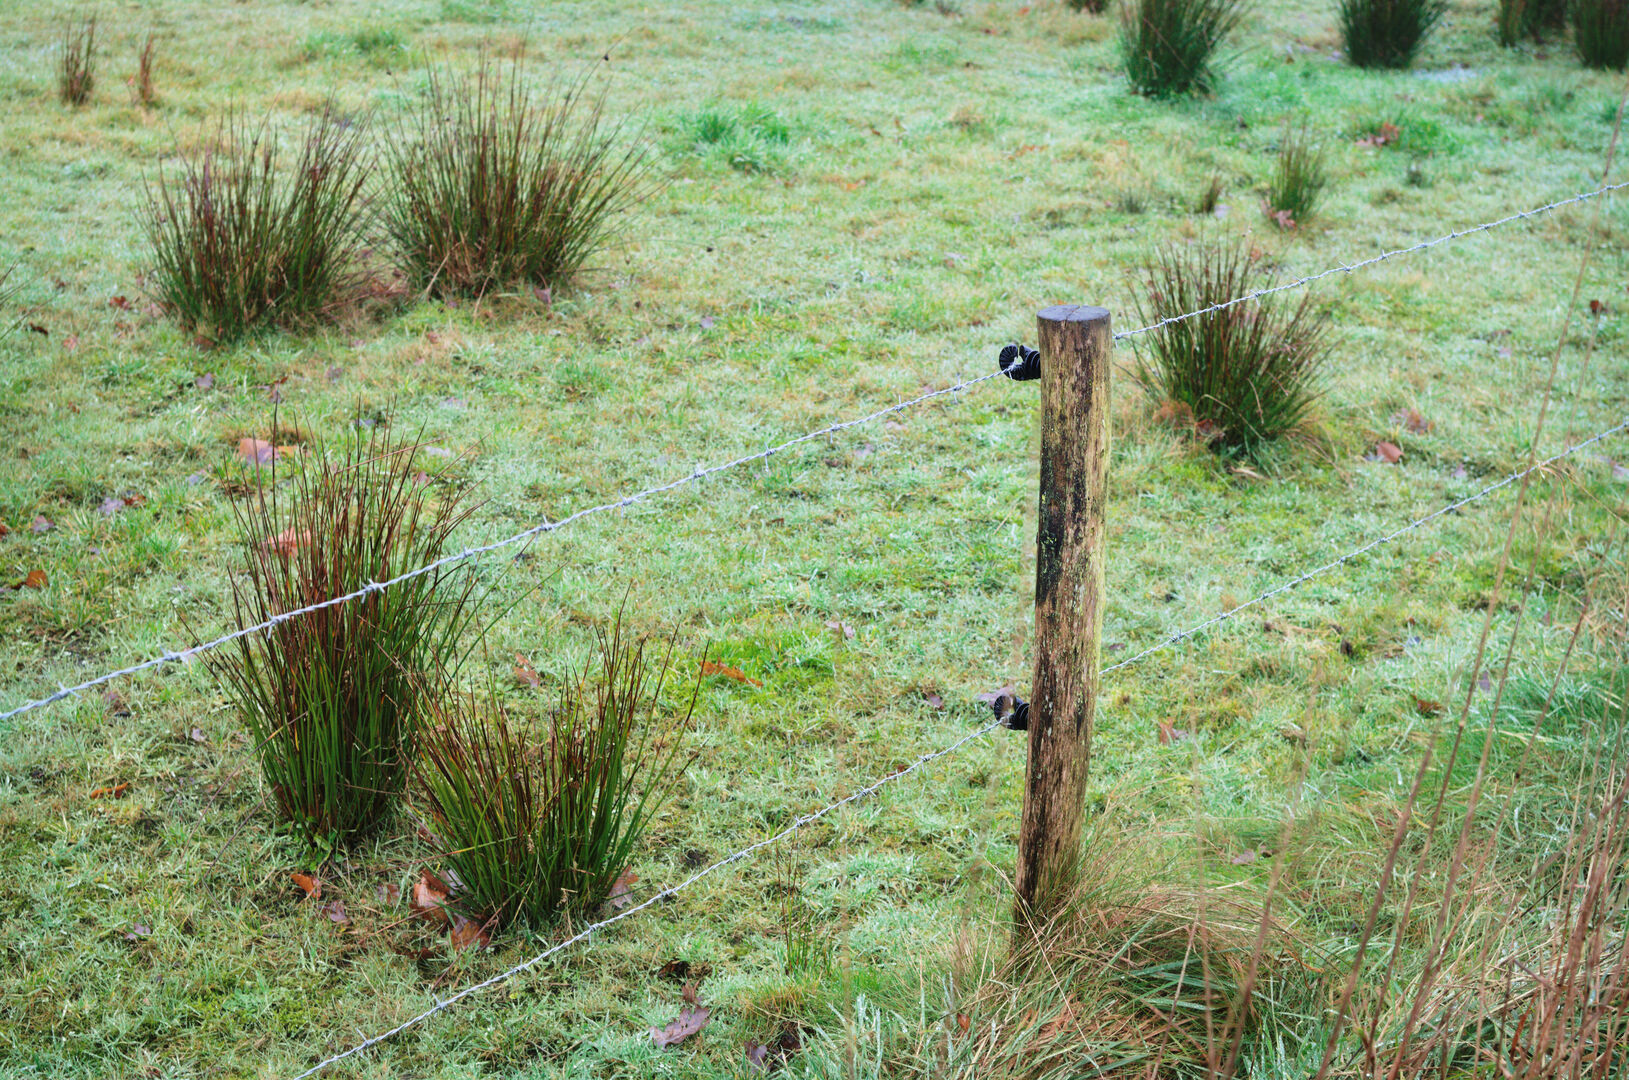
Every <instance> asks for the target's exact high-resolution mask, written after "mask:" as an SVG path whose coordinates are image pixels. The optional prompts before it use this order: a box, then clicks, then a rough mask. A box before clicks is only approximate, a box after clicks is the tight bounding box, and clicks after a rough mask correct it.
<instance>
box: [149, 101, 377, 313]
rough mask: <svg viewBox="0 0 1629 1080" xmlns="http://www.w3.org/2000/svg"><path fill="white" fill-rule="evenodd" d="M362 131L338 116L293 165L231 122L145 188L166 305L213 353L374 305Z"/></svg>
mask: <svg viewBox="0 0 1629 1080" xmlns="http://www.w3.org/2000/svg"><path fill="white" fill-rule="evenodd" d="M369 171H370V167H369V165H368V164H367V161H366V158H365V157H364V155H363V131H362V125H360V124H353V123H351V122H349V121H348V120H346V119H344V118H342V117H341V116H340V115H339V114H338V113H337V112H335V111H334V109H333V107H332V106H331V105H330V106H328V107H325V108H324V109H323V110H322V111H321V112H320V113H318V114H317V116H316V117H315V118H313V119H312V121H311V122H310V126H309V127H308V128H307V129H306V131H305V134H304V137H303V139H302V141H301V143H300V148H299V152H298V156H297V157H296V158H295V159H294V160H293V161H292V162H291V161H289V160H288V159H287V158H286V157H285V156H284V154H283V152H282V151H281V150H279V148H278V145H277V140H276V139H275V137H274V136H273V134H272V133H271V132H270V131H269V130H268V129H267V128H266V127H265V126H264V125H262V126H261V127H259V128H257V129H250V128H248V127H247V126H246V125H244V124H243V123H241V122H240V121H238V120H237V119H228V120H227V121H225V122H223V123H222V124H221V125H220V126H219V127H218V128H217V129H216V131H215V134H214V137H213V138H212V139H210V140H209V141H208V142H206V143H205V145H204V146H203V147H202V148H201V149H199V150H197V151H195V152H192V153H189V154H183V155H182V156H181V163H180V167H179V172H178V173H174V174H172V173H166V172H164V171H162V170H161V171H160V172H159V173H158V176H157V178H156V180H155V181H153V182H150V183H149V184H148V185H147V189H146V190H147V200H146V206H145V213H144V220H143V224H144V225H145V227H146V232H147V240H148V243H149V245H150V246H151V248H152V259H153V269H152V272H151V273H150V274H149V278H150V280H151V281H152V282H153V285H152V290H153V293H154V295H155V297H156V298H157V299H158V301H159V302H160V303H161V304H163V305H164V307H165V308H166V309H167V310H168V311H169V312H170V314H171V315H172V316H174V318H175V319H176V320H177V321H179V322H180V323H181V325H182V326H183V327H185V328H186V329H188V330H189V331H194V332H197V333H199V334H201V335H203V336H204V337H206V338H208V339H209V340H212V341H214V342H216V343H221V342H226V341H231V340H233V339H235V338H239V337H242V336H243V335H244V334H247V333H250V332H252V331H255V330H258V329H261V328H264V327H267V326H273V325H275V326H282V327H287V328H297V327H303V326H306V325H309V324H311V323H314V322H317V321H320V320H322V319H324V318H327V317H332V316H333V315H335V314H337V313H339V312H340V311H342V310H345V309H346V308H348V307H350V306H352V305H354V304H356V303H357V302H358V301H360V300H361V299H363V298H364V297H365V296H366V295H367V294H368V286H369V282H370V275H369V273H368V271H367V270H366V268H365V266H364V264H363V260H362V249H363V237H364V230H365V224H364V221H363V215H362V212H361V211H362V200H363V190H364V188H365V186H366V185H367V183H368V176H369Z"/></svg>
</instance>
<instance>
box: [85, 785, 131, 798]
mask: <svg viewBox="0 0 1629 1080" xmlns="http://www.w3.org/2000/svg"><path fill="white" fill-rule="evenodd" d="M129 790H130V783H129V781H126V782H124V783H122V784H114V785H113V786H112V787H99V788H97V789H96V790H95V791H93V792H91V793H90V797H91V798H93V799H122V798H124V793H125V792H127V791H129Z"/></svg>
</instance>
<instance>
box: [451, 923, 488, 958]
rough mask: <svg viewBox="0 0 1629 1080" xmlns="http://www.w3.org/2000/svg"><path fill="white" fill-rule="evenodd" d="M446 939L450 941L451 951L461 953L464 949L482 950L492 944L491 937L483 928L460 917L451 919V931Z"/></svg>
mask: <svg viewBox="0 0 1629 1080" xmlns="http://www.w3.org/2000/svg"><path fill="white" fill-rule="evenodd" d="M448 937H449V938H450V939H451V941H452V947H453V950H454V951H456V952H462V951H463V950H465V949H484V948H486V947H487V946H488V945H490V944H492V935H491V934H489V933H487V929H486V927H485V926H483V925H481V924H480V923H478V922H476V921H474V920H473V919H466V918H464V916H462V915H454V916H453V917H452V930H451V931H450V932H449V934H448Z"/></svg>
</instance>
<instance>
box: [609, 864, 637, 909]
mask: <svg viewBox="0 0 1629 1080" xmlns="http://www.w3.org/2000/svg"><path fill="white" fill-rule="evenodd" d="M638 880H639V875H638V874H636V873H634V872H633V871H632V870H624V871H623V872H622V873H620V874H618V875H617V880H616V883H615V884H613V885H612V886H611V895H610V897H609V900H610V902H611V906H612V907H614V908H625V907H627V906H628V905H629V904H631V903H633V883H634V882H636V881H638Z"/></svg>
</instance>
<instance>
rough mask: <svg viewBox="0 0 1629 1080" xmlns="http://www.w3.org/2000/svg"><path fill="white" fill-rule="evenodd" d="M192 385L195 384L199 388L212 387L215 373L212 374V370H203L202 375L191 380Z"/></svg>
mask: <svg viewBox="0 0 1629 1080" xmlns="http://www.w3.org/2000/svg"><path fill="white" fill-rule="evenodd" d="M192 385H193V386H196V387H197V388H198V389H200V390H211V389H214V386H215V374H214V372H211V371H206V372H204V373H203V374H202V375H200V376H198V377H197V378H196V379H193V380H192Z"/></svg>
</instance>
